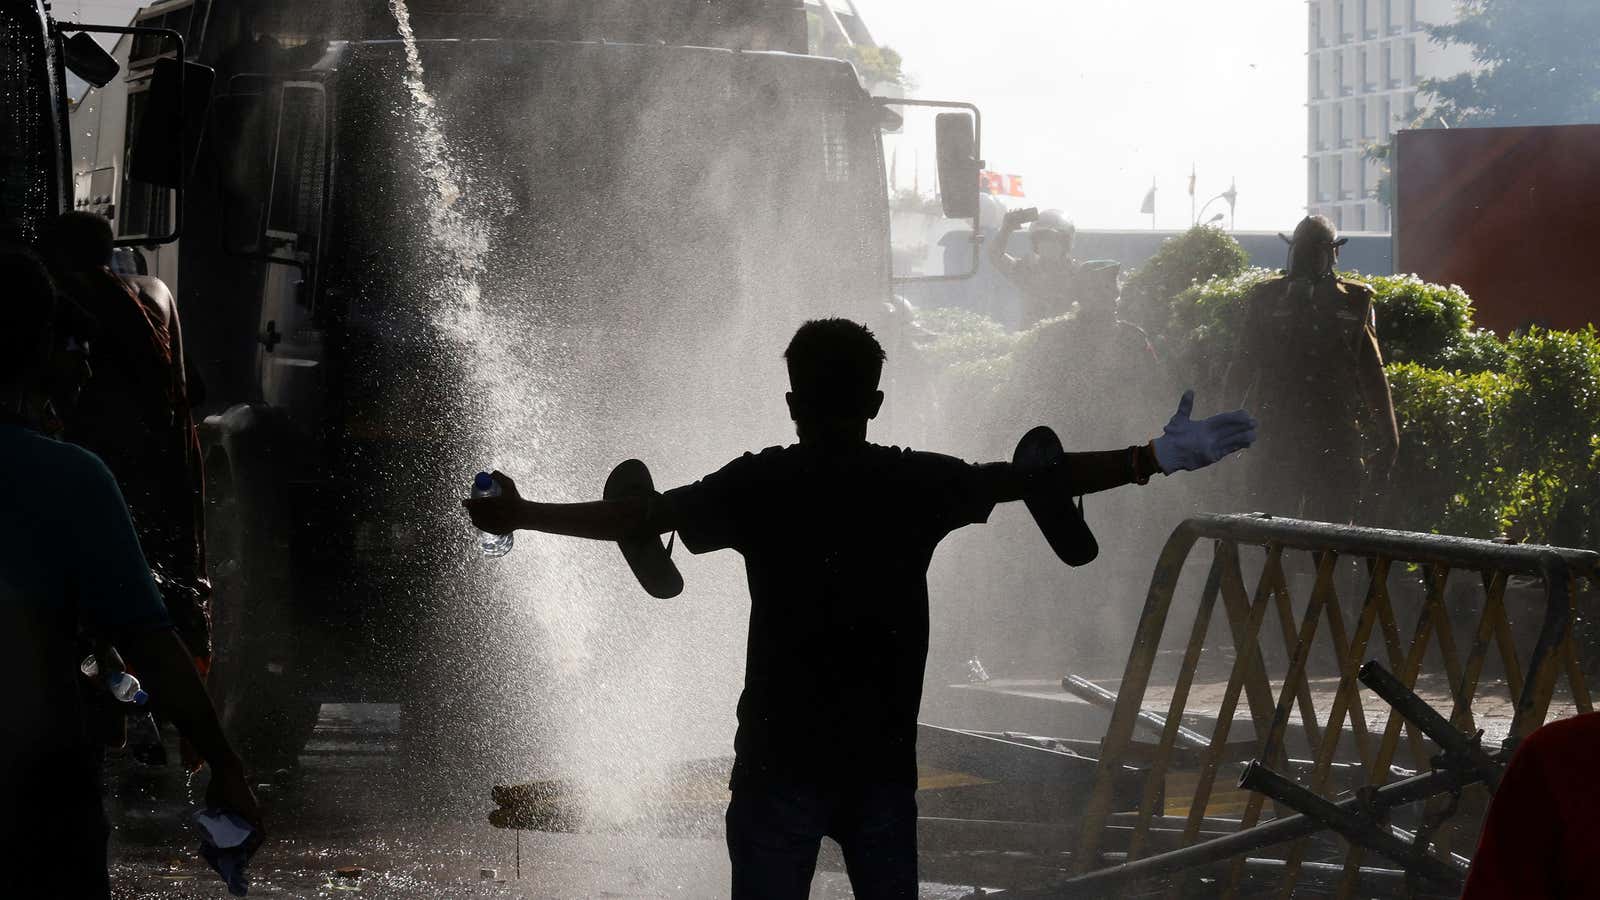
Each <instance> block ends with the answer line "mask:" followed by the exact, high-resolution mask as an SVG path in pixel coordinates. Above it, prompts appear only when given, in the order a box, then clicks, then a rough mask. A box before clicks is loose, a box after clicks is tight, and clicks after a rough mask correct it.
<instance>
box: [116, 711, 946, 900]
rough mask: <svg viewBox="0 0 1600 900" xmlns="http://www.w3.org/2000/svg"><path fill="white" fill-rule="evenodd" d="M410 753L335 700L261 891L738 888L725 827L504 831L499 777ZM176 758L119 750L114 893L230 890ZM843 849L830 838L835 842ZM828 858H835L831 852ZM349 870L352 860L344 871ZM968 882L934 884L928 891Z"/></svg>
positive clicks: (282, 808)
mask: <svg viewBox="0 0 1600 900" xmlns="http://www.w3.org/2000/svg"><path fill="white" fill-rule="evenodd" d="M400 760H401V755H400V753H399V712H398V708H397V707H393V706H388V705H382V704H326V705H324V706H323V708H322V713H321V717H320V720H319V722H318V725H317V731H316V733H315V734H314V735H313V737H312V740H311V742H310V744H309V745H308V746H307V748H306V752H305V753H304V754H303V755H302V756H301V768H300V772H299V775H298V777H297V778H296V779H295V780H294V781H293V783H291V784H290V785H288V786H287V787H285V788H282V789H278V788H273V789H269V790H267V791H264V792H263V793H264V798H263V806H264V809H265V813H266V816H267V827H268V832H269V841H268V843H267V844H266V845H265V846H264V847H263V848H262V850H261V851H260V853H258V854H257V856H256V858H255V860H254V861H253V862H252V863H251V866H250V873H251V878H252V883H251V888H250V894H249V895H250V896H252V897H257V896H260V897H325V898H356V897H362V896H365V897H375V898H377V897H381V898H391V897H392V898H457V897H463V898H465V897H470V898H527V900H534V898H539V900H543V898H588V897H597V898H598V897H607V898H611V897H615V898H678V897H683V898H702V897H703V898H717V897H726V896H727V893H728V888H727V885H728V862H727V857H726V851H725V849H724V847H723V845H722V841H721V839H720V837H711V836H709V835H708V836H706V837H703V838H702V837H696V838H665V837H660V836H658V835H654V834H648V833H629V832H616V831H613V832H609V833H604V834H548V833H542V832H522V833H520V846H519V834H518V833H517V832H511V831H503V830H499V829H495V828H493V827H491V826H490V825H489V824H488V823H487V821H486V815H487V812H488V810H489V809H490V808H492V807H493V803H492V802H491V800H490V798H489V786H488V785H484V786H483V789H482V791H481V797H479V800H478V802H476V803H475V802H474V801H473V799H472V796H471V794H470V792H468V793H467V794H466V795H458V796H456V797H454V798H451V799H445V800H438V799H436V800H427V801H425V800H421V799H419V795H421V794H422V793H424V792H423V791H420V790H418V789H417V788H416V784H415V782H416V779H415V778H414V777H413V776H412V774H411V773H408V772H407V771H405V767H404V765H403V764H402V763H401V761H400ZM203 778H204V776H203V775H202V776H200V777H199V778H197V779H196V780H195V782H194V783H193V784H192V785H191V784H187V783H186V782H185V780H184V779H183V777H182V776H181V774H179V772H178V771H177V767H176V766H169V767H167V768H164V769H159V770H157V769H148V768H144V767H141V766H138V765H137V764H135V763H133V762H131V761H129V760H126V759H114V760H112V761H110V762H109V763H108V769H107V783H108V797H107V803H106V806H107V811H108V813H109V814H110V817H111V821H112V827H113V831H112V838H111V877H112V884H113V888H112V895H113V896H114V897H116V898H127V900H132V898H171V900H180V898H185V900H186V898H221V897H227V896H228V892H227V889H226V888H225V886H224V885H223V884H222V882H221V881H220V879H218V878H217V877H216V876H215V875H214V874H213V873H212V872H211V871H210V870H209V869H208V868H207V867H206V865H205V863H204V862H203V861H202V860H201V859H200V857H199V855H198V853H197V852H196V848H197V847H198V837H197V834H196V832H195V831H194V829H193V828H192V827H191V826H189V825H188V824H187V823H186V819H187V817H188V815H190V814H191V813H192V812H193V810H194V809H195V807H194V805H193V803H192V799H197V798H199V797H200V796H202V795H203ZM830 851H832V852H830ZM830 862H831V863H832V865H830ZM829 869H837V851H836V850H833V849H832V848H831V847H830V846H828V845H827V844H825V845H824V859H823V861H822V862H821V864H820V865H819V871H818V873H817V878H816V881H815V882H814V884H813V889H812V898H813V900H836V898H846V897H850V896H851V893H850V890H849V884H848V882H847V881H846V879H845V878H844V876H843V875H842V874H840V873H839V872H838V871H828V870H829ZM341 870H343V871H341ZM970 891H971V889H970V888H958V887H951V886H945V885H932V884H930V885H925V886H924V889H923V891H922V897H923V900H957V898H961V897H965V896H967V895H968V894H969V893H970Z"/></svg>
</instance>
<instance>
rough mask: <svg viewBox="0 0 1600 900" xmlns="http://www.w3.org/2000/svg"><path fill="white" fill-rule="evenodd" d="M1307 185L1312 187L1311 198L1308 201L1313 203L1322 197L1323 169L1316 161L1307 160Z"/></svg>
mask: <svg viewBox="0 0 1600 900" xmlns="http://www.w3.org/2000/svg"><path fill="white" fill-rule="evenodd" d="M1306 184H1307V185H1309V186H1310V192H1309V193H1310V194H1311V196H1310V197H1308V198H1307V199H1308V200H1310V201H1311V202H1312V203H1315V202H1317V201H1318V200H1319V199H1321V197H1322V167H1321V165H1319V164H1318V161H1317V160H1316V159H1308V160H1306Z"/></svg>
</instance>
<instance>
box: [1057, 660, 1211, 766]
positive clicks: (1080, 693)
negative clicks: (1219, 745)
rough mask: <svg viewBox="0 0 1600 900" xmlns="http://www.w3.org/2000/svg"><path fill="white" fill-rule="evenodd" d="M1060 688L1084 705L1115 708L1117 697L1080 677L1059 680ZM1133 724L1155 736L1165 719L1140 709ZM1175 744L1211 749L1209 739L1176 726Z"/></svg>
mask: <svg viewBox="0 0 1600 900" xmlns="http://www.w3.org/2000/svg"><path fill="white" fill-rule="evenodd" d="M1061 687H1062V689H1063V690H1065V691H1066V692H1067V693H1069V694H1071V695H1072V696H1074V697H1077V698H1078V699H1079V700H1082V701H1084V702H1085V703H1089V704H1092V705H1094V706H1099V707H1101V708H1104V709H1116V708H1117V695H1116V694H1113V693H1111V692H1110V691H1108V690H1106V689H1105V688H1103V687H1101V686H1100V685H1098V684H1095V683H1094V682H1092V681H1090V680H1089V679H1087V678H1084V677H1083V676H1082V675H1067V676H1066V677H1064V678H1062V679H1061ZM1134 716H1135V717H1136V719H1135V723H1136V724H1138V725H1143V726H1144V727H1145V728H1147V729H1149V730H1150V731H1153V732H1155V733H1156V734H1158V735H1159V734H1161V733H1163V732H1164V731H1166V728H1167V717H1166V716H1163V715H1161V714H1160V713H1156V712H1151V711H1150V710H1148V709H1140V710H1139V711H1138V712H1136V713H1134ZM1177 742H1178V743H1179V744H1182V745H1183V746H1185V747H1190V748H1193V749H1195V750H1206V749H1209V748H1210V747H1211V739H1210V738H1208V737H1206V736H1205V735H1203V734H1201V733H1200V732H1198V731H1195V730H1193V729H1190V728H1185V727H1183V726H1182V725H1179V726H1178V738H1177Z"/></svg>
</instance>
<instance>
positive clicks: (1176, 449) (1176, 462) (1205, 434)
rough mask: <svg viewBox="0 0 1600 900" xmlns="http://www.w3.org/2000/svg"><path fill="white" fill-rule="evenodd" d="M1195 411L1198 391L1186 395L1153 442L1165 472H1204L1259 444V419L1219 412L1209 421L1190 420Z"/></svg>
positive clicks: (1241, 412) (1241, 411) (1247, 415)
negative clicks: (1236, 452) (1229, 457)
mask: <svg viewBox="0 0 1600 900" xmlns="http://www.w3.org/2000/svg"><path fill="white" fill-rule="evenodd" d="M1193 409H1194V391H1193V390H1192V389H1191V390H1187V391H1184V392H1183V399H1182V400H1179V401H1178V411H1177V412H1176V413H1173V415H1172V420H1171V421H1169V422H1168V423H1167V427H1166V428H1163V429H1162V431H1161V436H1160V437H1158V438H1156V439H1155V441H1153V442H1152V444H1153V446H1154V447H1155V451H1156V462H1157V463H1158V464H1159V465H1160V466H1161V471H1162V472H1164V473H1166V474H1168V475H1171V474H1172V473H1173V472H1178V471H1192V470H1194V469H1203V468H1205V467H1206V466H1209V465H1211V464H1212V463H1214V462H1216V461H1217V460H1219V459H1222V458H1223V457H1224V456H1227V455H1228V454H1230V453H1233V452H1234V451H1236V450H1243V449H1244V448H1246V447H1248V446H1250V445H1251V444H1253V443H1255V441H1256V420H1255V419H1254V418H1252V417H1251V415H1250V414H1249V413H1247V412H1245V411H1244V410H1242V409H1236V410H1234V411H1232V412H1225V413H1218V414H1217V415H1214V416H1212V417H1211V418H1209V419H1201V420H1199V421H1195V420H1194V419H1191V418H1189V413H1190V411H1192V410H1193Z"/></svg>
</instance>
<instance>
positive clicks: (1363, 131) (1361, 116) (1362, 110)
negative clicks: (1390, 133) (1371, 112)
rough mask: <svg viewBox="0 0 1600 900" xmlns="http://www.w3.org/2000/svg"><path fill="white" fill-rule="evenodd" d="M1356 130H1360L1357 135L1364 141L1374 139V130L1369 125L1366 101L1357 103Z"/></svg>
mask: <svg viewBox="0 0 1600 900" xmlns="http://www.w3.org/2000/svg"><path fill="white" fill-rule="evenodd" d="M1356 128H1358V129H1359V131H1357V134H1359V135H1361V139H1362V140H1366V139H1367V138H1369V137H1372V129H1371V128H1370V127H1369V126H1368V125H1367V101H1365V100H1357V101H1356Z"/></svg>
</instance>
